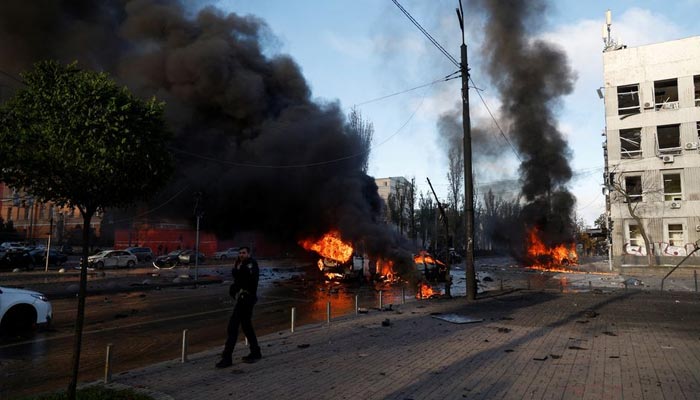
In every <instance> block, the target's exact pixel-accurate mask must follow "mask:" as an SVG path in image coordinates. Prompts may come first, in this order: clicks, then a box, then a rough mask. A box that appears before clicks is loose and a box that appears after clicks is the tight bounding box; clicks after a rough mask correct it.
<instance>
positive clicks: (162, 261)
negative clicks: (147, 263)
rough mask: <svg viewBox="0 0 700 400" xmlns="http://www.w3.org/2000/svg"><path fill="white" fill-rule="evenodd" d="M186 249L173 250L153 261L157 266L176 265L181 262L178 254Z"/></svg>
mask: <svg viewBox="0 0 700 400" xmlns="http://www.w3.org/2000/svg"><path fill="white" fill-rule="evenodd" d="M183 251H184V250H173V251H171V252H170V253H168V254H164V255H162V256H158V258H156V261H155V262H154V263H153V264H154V265H155V266H156V267H164V266H170V267H174V266H175V265H177V264H179V263H180V260H179V259H178V256H179V255H180V253H182V252H183Z"/></svg>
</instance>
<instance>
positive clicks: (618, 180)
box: [609, 173, 661, 266]
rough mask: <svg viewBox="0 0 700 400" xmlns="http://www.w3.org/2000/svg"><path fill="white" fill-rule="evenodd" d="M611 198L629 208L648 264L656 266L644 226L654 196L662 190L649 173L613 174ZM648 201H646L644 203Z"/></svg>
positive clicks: (611, 175)
mask: <svg viewBox="0 0 700 400" xmlns="http://www.w3.org/2000/svg"><path fill="white" fill-rule="evenodd" d="M609 189H610V198H611V201H612V202H613V203H619V202H622V203H624V204H625V205H626V206H627V211H628V212H629V215H630V217H632V219H634V221H635V222H636V224H637V228H638V229H639V234H640V236H641V237H642V240H643V241H644V249H645V250H646V253H647V254H646V256H647V263H648V265H649V266H653V265H655V261H654V255H653V254H652V251H651V249H652V248H651V240H650V239H649V234H648V232H647V229H646V227H645V225H644V214H645V213H646V212H647V209H648V207H650V205H649V203H650V200H651V199H652V196H654V195H658V194H659V193H660V192H661V190H660V189H659V187H658V185H657V184H655V183H654V182H653V181H652V179H650V176H649V174H648V173H645V174H642V175H632V174H622V173H618V174H616V173H611V174H610V177H609ZM644 200H646V201H644ZM622 228H623V229H624V227H622Z"/></svg>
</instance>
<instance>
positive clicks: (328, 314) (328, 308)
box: [326, 301, 331, 325]
mask: <svg viewBox="0 0 700 400" xmlns="http://www.w3.org/2000/svg"><path fill="white" fill-rule="evenodd" d="M326 323H327V324H328V325H330V324H331V302H330V301H329V302H328V303H326Z"/></svg>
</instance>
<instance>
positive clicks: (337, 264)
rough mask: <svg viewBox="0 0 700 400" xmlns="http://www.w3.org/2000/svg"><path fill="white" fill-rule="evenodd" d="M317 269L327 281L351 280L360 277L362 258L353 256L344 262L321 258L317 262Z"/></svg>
mask: <svg viewBox="0 0 700 400" xmlns="http://www.w3.org/2000/svg"><path fill="white" fill-rule="evenodd" d="M317 265H318V268H319V269H320V270H321V272H322V273H323V275H325V277H326V279H329V280H340V281H344V280H351V279H359V278H360V277H362V272H363V269H362V266H363V258H362V257H358V256H354V257H350V259H349V260H348V261H346V262H342V261H338V260H334V259H332V258H327V257H322V258H320V259H319V260H318V264H317Z"/></svg>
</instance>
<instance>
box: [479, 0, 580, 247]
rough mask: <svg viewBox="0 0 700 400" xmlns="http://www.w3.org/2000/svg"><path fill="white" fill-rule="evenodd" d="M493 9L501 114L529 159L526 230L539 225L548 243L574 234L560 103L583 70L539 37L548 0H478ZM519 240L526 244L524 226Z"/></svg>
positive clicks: (523, 167) (490, 19) (487, 31)
mask: <svg viewBox="0 0 700 400" xmlns="http://www.w3.org/2000/svg"><path fill="white" fill-rule="evenodd" d="M471 4H472V5H473V6H475V7H476V8H477V9H478V10H480V11H483V12H484V13H485V16H486V18H485V28H484V38H485V42H484V45H483V46H482V48H481V49H482V51H481V56H482V57H483V58H484V59H485V63H486V65H485V66H484V68H483V70H484V71H488V74H489V76H490V78H491V80H492V82H493V83H494V85H495V86H496V88H497V89H498V91H499V94H500V98H501V101H502V107H501V116H502V118H504V119H505V120H506V121H507V125H508V128H507V134H508V135H509V136H510V138H511V139H512V141H513V142H514V144H515V146H516V147H517V150H518V153H519V155H520V158H521V159H522V163H521V164H520V177H521V184H522V198H523V200H524V202H525V204H524V206H523V209H522V220H523V229H529V228H533V227H536V228H538V229H539V230H540V232H541V233H542V239H543V241H544V242H545V244H549V245H552V244H560V243H564V242H570V241H572V240H573V235H574V224H573V207H574V204H575V199H574V197H573V195H572V194H571V193H570V192H569V190H568V188H567V184H568V182H569V180H570V179H571V177H572V171H571V167H570V166H569V159H570V150H569V148H568V145H567V143H566V141H565V140H564V137H563V135H562V133H561V132H560V131H559V130H558V129H557V126H556V119H555V112H554V111H555V110H556V108H557V106H558V105H559V102H560V99H561V97H562V96H563V95H566V94H568V93H570V92H571V91H572V90H573V84H574V80H575V74H574V73H573V71H572V70H571V68H570V67H569V64H568V61H567V59H566V56H565V54H564V52H563V51H561V50H560V49H558V48H555V47H554V46H553V45H551V44H549V43H547V42H545V41H543V40H541V39H538V38H536V37H535V36H534V34H535V33H536V32H535V30H536V28H537V27H538V24H539V21H538V19H540V18H541V16H542V15H543V13H544V11H545V8H546V7H545V4H544V2H543V1H540V0H532V1H521V0H472V1H471ZM519 236H520V237H519V238H517V240H516V242H520V243H524V242H525V240H524V232H521V234H520V235H519Z"/></svg>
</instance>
